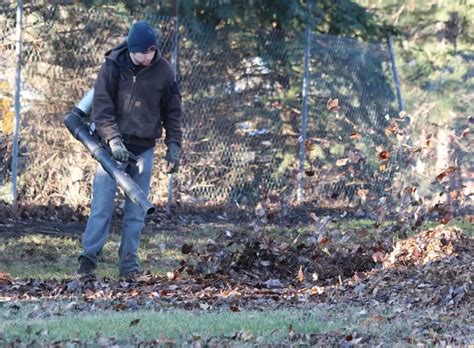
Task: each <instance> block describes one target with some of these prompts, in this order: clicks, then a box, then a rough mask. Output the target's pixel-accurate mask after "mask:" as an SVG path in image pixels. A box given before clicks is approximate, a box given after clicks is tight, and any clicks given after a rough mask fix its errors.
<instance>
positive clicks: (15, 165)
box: [12, 0, 23, 211]
mask: <svg viewBox="0 0 474 348" xmlns="http://www.w3.org/2000/svg"><path fill="white" fill-rule="evenodd" d="M22 19H23V0H18V2H17V7H16V42H15V53H16V60H17V61H16V74H15V119H14V124H13V154H12V207H13V211H16V209H17V182H16V181H17V175H18V173H17V172H18V138H19V130H20V109H21V105H20V92H21V32H22V29H23V28H22V24H23V22H22Z"/></svg>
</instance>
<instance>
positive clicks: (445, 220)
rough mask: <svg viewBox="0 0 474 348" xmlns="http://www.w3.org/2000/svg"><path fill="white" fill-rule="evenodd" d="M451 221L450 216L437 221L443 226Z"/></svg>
mask: <svg viewBox="0 0 474 348" xmlns="http://www.w3.org/2000/svg"><path fill="white" fill-rule="evenodd" d="M450 220H451V216H447V215H446V216H442V217H440V218H439V219H438V222H439V223H440V224H443V225H447V224H448V222H449V221H450Z"/></svg>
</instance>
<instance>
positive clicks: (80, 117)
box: [64, 89, 155, 214]
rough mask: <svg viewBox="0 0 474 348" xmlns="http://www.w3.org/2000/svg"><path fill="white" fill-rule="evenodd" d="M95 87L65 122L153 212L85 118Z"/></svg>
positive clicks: (119, 182)
mask: <svg viewBox="0 0 474 348" xmlns="http://www.w3.org/2000/svg"><path fill="white" fill-rule="evenodd" d="M93 96H94V89H91V90H90V91H89V92H87V93H86V95H85V96H84V97H83V98H82V99H81V100H80V101H79V103H78V104H77V105H76V106H75V107H74V108H73V109H72V111H70V112H68V113H67V114H66V116H65V117H64V124H65V125H66V128H67V129H68V130H69V132H71V134H72V135H73V136H74V137H75V138H76V139H77V140H79V141H80V142H81V143H82V144H83V145H84V146H85V147H86V149H87V150H88V151H89V152H90V153H91V154H92V157H93V158H95V159H96V160H97V161H98V162H99V163H100V164H101V165H102V167H103V168H104V170H105V171H106V172H107V173H108V174H109V175H110V176H111V177H112V179H114V180H115V182H116V183H117V185H118V186H119V187H120V188H121V189H122V191H123V192H124V194H125V195H126V196H127V197H128V198H129V199H130V200H131V201H132V202H133V203H135V204H138V205H139V206H140V207H142V208H143V210H144V211H145V212H146V214H152V213H153V212H154V211H155V207H154V206H153V205H152V204H151V203H150V201H149V200H148V199H147V197H146V195H145V194H144V193H143V191H142V190H141V189H140V187H139V186H138V185H137V184H136V182H135V181H133V179H132V178H131V177H130V176H129V175H128V174H127V173H126V172H125V171H124V170H123V169H121V168H120V166H119V165H118V164H117V162H116V161H115V160H114V159H113V158H112V156H111V155H110V154H109V152H108V151H107V149H106V147H105V146H104V145H103V143H102V141H101V140H100V138H99V136H98V134H97V133H96V132H95V131H93V130H92V129H91V127H89V125H88V124H87V123H86V122H85V121H84V118H85V117H86V116H87V115H88V114H89V113H90V111H91V109H92V99H93Z"/></svg>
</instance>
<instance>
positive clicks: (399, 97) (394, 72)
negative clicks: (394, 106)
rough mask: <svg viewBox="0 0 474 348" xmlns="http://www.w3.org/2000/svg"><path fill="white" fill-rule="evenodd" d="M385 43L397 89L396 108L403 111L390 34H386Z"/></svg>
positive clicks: (403, 105) (403, 104) (403, 106)
mask: <svg viewBox="0 0 474 348" xmlns="http://www.w3.org/2000/svg"><path fill="white" fill-rule="evenodd" d="M387 43H388V52H389V54H390V62H391V63H392V71H393V79H394V80H395V88H396V89H397V100H398V108H399V109H400V111H404V110H405V103H404V102H403V98H402V91H401V89H400V79H399V78H398V70H397V64H396V62H395V53H394V50H393V43H392V36H391V35H388V37H387Z"/></svg>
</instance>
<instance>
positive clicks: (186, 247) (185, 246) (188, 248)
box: [181, 243, 193, 254]
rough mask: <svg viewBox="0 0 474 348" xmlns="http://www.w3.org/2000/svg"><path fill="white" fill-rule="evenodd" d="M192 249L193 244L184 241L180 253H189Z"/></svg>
mask: <svg viewBox="0 0 474 348" xmlns="http://www.w3.org/2000/svg"><path fill="white" fill-rule="evenodd" d="M192 251H193V245H192V244H186V243H184V244H183V246H182V247H181V253H183V254H189V253H191V252H192Z"/></svg>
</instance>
